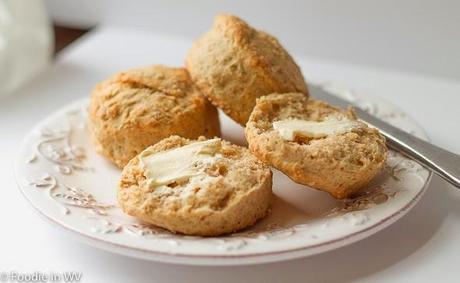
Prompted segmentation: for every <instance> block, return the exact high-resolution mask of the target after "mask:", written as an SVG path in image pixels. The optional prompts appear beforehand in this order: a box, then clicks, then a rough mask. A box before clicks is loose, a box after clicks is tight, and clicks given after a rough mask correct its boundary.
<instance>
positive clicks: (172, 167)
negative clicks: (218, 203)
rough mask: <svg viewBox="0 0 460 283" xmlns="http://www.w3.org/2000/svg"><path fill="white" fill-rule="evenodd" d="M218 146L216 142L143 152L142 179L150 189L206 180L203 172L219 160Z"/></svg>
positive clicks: (208, 141) (141, 158)
mask: <svg viewBox="0 0 460 283" xmlns="http://www.w3.org/2000/svg"><path fill="white" fill-rule="evenodd" d="M220 145H221V142H220V140H219V139H217V138H216V139H211V140H206V141H199V142H194V143H190V144H188V145H185V146H182V147H178V148H174V149H171V150H166V151H162V152H156V153H154V152H151V151H149V150H145V151H144V152H142V153H141V154H140V163H141V167H142V168H143V170H144V176H145V177H146V178H147V180H148V182H150V184H149V185H150V187H152V188H154V187H161V186H168V185H170V184H173V183H182V182H187V181H192V180H191V179H197V178H199V179H206V177H208V176H207V174H206V172H204V169H205V168H206V167H208V166H209V165H211V164H212V163H214V162H215V161H216V160H217V159H219V158H221V154H219V149H220Z"/></svg>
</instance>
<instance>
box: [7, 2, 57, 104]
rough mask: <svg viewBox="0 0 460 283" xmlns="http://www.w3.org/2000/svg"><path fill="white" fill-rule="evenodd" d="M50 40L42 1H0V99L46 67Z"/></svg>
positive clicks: (50, 45) (48, 25)
mask: <svg viewBox="0 0 460 283" xmlns="http://www.w3.org/2000/svg"><path fill="white" fill-rule="evenodd" d="M52 41H53V35H52V33H51V24H50V21H49V18H48V15H47V13H46V8H45V5H44V3H43V1H42V0H0V97H1V96H5V95H7V94H10V93H12V92H13V91H14V90H15V89H17V88H18V87H19V86H20V85H21V84H23V83H25V82H26V81H27V80H29V79H31V78H32V77H33V76H34V75H36V74H37V73H38V72H39V71H41V70H43V69H44V68H45V67H46V66H47V64H48V63H49V62H50V59H51V54H52Z"/></svg>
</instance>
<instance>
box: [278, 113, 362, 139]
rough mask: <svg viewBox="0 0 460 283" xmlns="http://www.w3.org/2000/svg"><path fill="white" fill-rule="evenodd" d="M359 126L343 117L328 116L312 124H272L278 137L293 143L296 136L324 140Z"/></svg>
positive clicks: (289, 122)
mask: <svg viewBox="0 0 460 283" xmlns="http://www.w3.org/2000/svg"><path fill="white" fill-rule="evenodd" d="M359 126H360V123H359V122H357V121H354V120H350V119H348V118H346V117H343V116H336V115H334V116H328V117H326V119H324V121H321V122H314V121H305V120H298V119H287V120H281V121H276V122H273V128H274V129H275V130H276V131H278V133H279V134H280V136H281V137H282V138H283V139H285V140H289V141H293V140H294V139H295V137H296V136H299V135H300V136H304V137H311V138H324V137H327V136H330V135H338V134H343V133H346V132H349V131H351V130H352V129H354V128H357V127H359Z"/></svg>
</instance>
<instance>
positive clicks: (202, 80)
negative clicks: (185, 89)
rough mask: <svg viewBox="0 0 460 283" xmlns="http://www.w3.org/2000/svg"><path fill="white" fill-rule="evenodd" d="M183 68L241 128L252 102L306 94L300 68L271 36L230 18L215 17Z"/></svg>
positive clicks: (251, 107) (247, 116)
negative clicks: (281, 95) (270, 97)
mask: <svg viewBox="0 0 460 283" xmlns="http://www.w3.org/2000/svg"><path fill="white" fill-rule="evenodd" d="M186 67H187V69H188V70H189V72H190V75H191V77H192V79H193V80H194V81H195V83H196V84H197V85H198V87H199V88H200V89H201V91H202V92H203V93H204V94H205V95H206V96H207V97H208V98H209V100H211V102H212V103H213V104H214V105H216V106H217V107H219V108H221V109H222V110H223V111H224V112H225V113H226V114H227V115H228V116H230V117H231V118H232V119H233V120H235V121H236V122H238V123H239V124H241V125H242V126H244V125H245V124H246V122H247V120H248V118H249V115H250V114H251V111H252V109H253V107H254V105H255V103H256V98H257V97H260V96H263V95H267V94H270V93H274V92H278V93H287V92H301V93H304V94H305V95H308V90H307V86H306V83H305V81H304V78H303V76H302V73H301V71H300V68H299V67H298V66H297V65H296V63H295V62H294V60H293V59H292V57H291V56H290V55H289V54H288V53H287V51H286V50H285V49H284V48H283V47H282V46H281V44H280V43H279V42H278V40H277V39H276V38H274V37H273V36H271V35H269V34H267V33H265V32H262V31H257V30H255V29H253V28H252V27H250V26H249V25H248V24H247V23H245V22H244V21H243V20H241V19H239V18H237V17H235V16H232V15H218V16H217V17H216V18H215V21H214V25H213V27H212V29H211V30H210V31H209V32H207V33H206V34H204V35H203V36H202V37H201V38H200V39H198V40H197V41H196V42H195V43H194V44H193V46H192V48H191V49H190V51H189V53H188V55H187V58H186Z"/></svg>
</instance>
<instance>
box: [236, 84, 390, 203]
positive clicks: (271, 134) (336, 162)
mask: <svg viewBox="0 0 460 283" xmlns="http://www.w3.org/2000/svg"><path fill="white" fill-rule="evenodd" d="M331 117H338V118H333V119H332V118H331ZM295 123H300V124H302V125H308V127H309V129H307V130H306V132H303V133H302V134H299V135H293V134H292V133H294V132H293V131H292V129H291V128H289V127H287V126H286V128H282V125H291V126H292V125H295ZM325 125H326V126H325ZM350 125H351V126H350ZM334 127H335V128H334ZM305 133H306V134H305ZM245 134H246V138H247V140H248V143H249V149H250V150H251V152H253V153H254V154H255V155H256V156H257V157H258V158H260V159H261V160H263V161H265V162H267V163H268V164H270V165H272V166H274V167H275V168H277V169H279V170H280V171H282V172H283V173H285V174H286V175H287V176H289V177H290V178H291V179H292V180H294V181H295V182H297V183H301V184H304V185H308V186H311V187H313V188H316V189H319V190H322V191H326V192H328V193H330V194H331V195H332V196H334V197H335V198H339V199H342V198H347V197H350V196H352V195H353V193H355V192H356V191H357V190H359V189H360V188H361V187H363V186H364V185H366V184H367V183H368V182H369V181H370V180H371V179H372V178H373V177H374V176H375V175H376V174H377V173H378V172H379V171H380V170H381V169H382V167H383V165H384V163H385V160H386V153H387V148H386V145H385V139H384V137H383V136H381V135H380V134H379V132H378V130H376V129H372V128H369V127H368V126H367V125H365V124H364V123H362V122H359V121H357V119H356V117H355V116H354V113H353V112H352V111H341V110H340V109H338V108H335V107H333V106H331V105H328V104H327V103H325V102H321V101H318V100H313V99H306V98H305V97H304V95H303V94H299V93H289V94H272V95H269V96H265V97H261V98H259V99H258V100H257V105H256V106H255V108H254V111H253V112H252V114H251V117H250V119H249V121H248V123H247V125H246V129H245ZM289 134H291V136H289Z"/></svg>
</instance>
